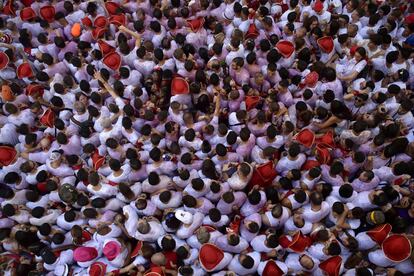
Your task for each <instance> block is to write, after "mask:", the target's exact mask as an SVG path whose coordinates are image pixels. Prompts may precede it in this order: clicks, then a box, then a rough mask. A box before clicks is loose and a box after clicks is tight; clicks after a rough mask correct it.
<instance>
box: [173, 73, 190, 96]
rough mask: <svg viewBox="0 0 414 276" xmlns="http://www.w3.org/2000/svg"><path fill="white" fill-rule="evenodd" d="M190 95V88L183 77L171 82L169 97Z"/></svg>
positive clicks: (175, 78)
mask: <svg viewBox="0 0 414 276" xmlns="http://www.w3.org/2000/svg"><path fill="white" fill-rule="evenodd" d="M188 93H190V86H189V85H188V82H187V81H186V80H185V79H184V78H183V77H174V78H173V80H172V81H171V95H173V96H174V95H180V94H188Z"/></svg>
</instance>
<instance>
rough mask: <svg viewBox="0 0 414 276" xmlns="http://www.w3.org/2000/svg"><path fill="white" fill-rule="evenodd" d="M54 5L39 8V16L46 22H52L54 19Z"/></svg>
mask: <svg viewBox="0 0 414 276" xmlns="http://www.w3.org/2000/svg"><path fill="white" fill-rule="evenodd" d="M55 14H56V11H55V7H53V6H43V7H41V8H40V16H41V17H42V18H43V19H44V20H46V21H47V22H52V21H54V20H55Z"/></svg>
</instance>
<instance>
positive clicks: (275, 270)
mask: <svg viewBox="0 0 414 276" xmlns="http://www.w3.org/2000/svg"><path fill="white" fill-rule="evenodd" d="M284 274H285V273H284V272H283V270H281V269H280V267H279V266H278V265H277V264H276V262H275V261H274V260H269V261H267V263H266V265H265V267H264V269H263V273H262V276H282V275H284Z"/></svg>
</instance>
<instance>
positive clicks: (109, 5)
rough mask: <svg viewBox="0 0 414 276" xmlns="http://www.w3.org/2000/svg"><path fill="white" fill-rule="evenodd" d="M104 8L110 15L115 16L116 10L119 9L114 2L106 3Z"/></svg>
mask: <svg viewBox="0 0 414 276" xmlns="http://www.w3.org/2000/svg"><path fill="white" fill-rule="evenodd" d="M105 8H106V10H107V11H108V13H109V14H110V15H115V14H117V12H116V10H117V9H118V8H119V4H117V3H115V2H106V3H105Z"/></svg>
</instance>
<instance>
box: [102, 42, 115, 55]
mask: <svg viewBox="0 0 414 276" xmlns="http://www.w3.org/2000/svg"><path fill="white" fill-rule="evenodd" d="M98 46H99V50H100V51H101V52H102V55H103V56H106V55H107V54H109V53H113V52H115V48H114V47H112V46H111V45H109V44H108V43H106V42H105V41H103V40H102V39H99V40H98Z"/></svg>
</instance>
